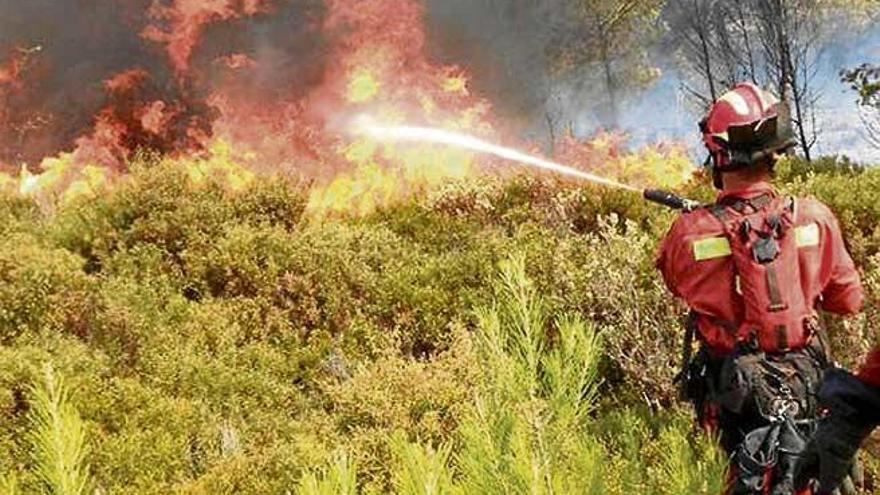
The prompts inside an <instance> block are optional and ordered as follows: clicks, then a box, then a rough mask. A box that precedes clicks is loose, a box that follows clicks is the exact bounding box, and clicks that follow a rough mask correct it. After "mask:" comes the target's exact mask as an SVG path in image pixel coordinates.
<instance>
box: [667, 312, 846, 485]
mask: <svg viewBox="0 0 880 495" xmlns="http://www.w3.org/2000/svg"><path fill="white" fill-rule="evenodd" d="M814 330H815V331H813V332H812V334H813V338H812V339H811V340H810V341H809V342H808V344H807V346H806V347H804V348H802V349H797V350H793V351H787V352H781V353H766V352H762V351H760V350H759V349H758V346H757V345H756V344H754V343H751V344H749V343H740V344H739V345H738V347H737V349H736V350H735V351H734V352H733V353H732V354H730V355H728V356H713V355H712V354H711V353H710V352H709V351H708V350H707V349H706V348H705V347H703V346H701V348H700V349H699V351H698V352H697V353H696V354H695V355H694V356H693V357H691V356H690V353H689V352H688V350H687V349H689V348H690V345H692V342H688V340H689V339H693V335H690V337H689V336H688V335H686V336H685V341H686V342H685V344H686V350H685V352H684V354H683V356H682V357H683V364H684V367H683V369H682V373H680V374H679V377H678V379H679V380H680V386H681V392H682V395H683V397H684V398H685V399H686V400H688V401H690V402H692V403H693V404H694V406H695V409H696V411H697V416H698V420H699V422H700V423H701V424H703V425H708V424H710V423H712V421H711V418H710V420H709V421H707V418H705V417H704V415H705V414H706V411H707V410H712V409H717V410H719V411H720V416H721V417H722V418H723V417H724V416H727V418H728V420H727V421H726V422H725V421H721V422H720V423H718V424H716V425H715V426H719V427H720V428H721V429H722V432H721V433H722V442H723V443H725V448H727V449H728V451H729V452H730V453H731V454H732V462H733V472H734V473H735V474H736V477H735V479H734V480H733V484H732V486H731V492H730V493H732V494H734V495H740V494H741V495H756V494H771V495H775V494H777V493H778V494H782V493H791V492H788V491H786V490H790V487H791V485H792V483H793V475H794V462H795V460H796V458H797V456H798V454H799V453H800V452H801V451H802V450H803V448H804V446H805V444H806V438H808V437H809V435H810V434H811V433H812V430H813V429H814V423H815V419H816V418H817V417H818V415H819V408H820V406H819V397H818V393H819V388H820V386H821V384H822V380H823V376H824V373H825V370H826V369H827V368H828V366H829V360H828V358H827V352H826V346H825V339H824V332H822V331H821V330H818V329H814ZM688 333H689V334H690V333H692V332H688ZM707 405H711V406H713V407H711V408H710V407H706V406H707ZM729 418H735V419H734V420H733V421H731V420H730V419H729ZM725 429H726V430H737V431H736V434H733V435H732V434H730V433H731V432H730V431H724V430H725ZM725 437H726V438H725Z"/></svg>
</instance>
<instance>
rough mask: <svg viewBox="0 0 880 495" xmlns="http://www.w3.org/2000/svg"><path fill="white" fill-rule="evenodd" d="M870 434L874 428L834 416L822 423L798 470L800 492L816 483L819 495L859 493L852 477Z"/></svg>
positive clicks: (796, 481) (798, 463)
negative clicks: (857, 455) (853, 469)
mask: <svg viewBox="0 0 880 495" xmlns="http://www.w3.org/2000/svg"><path fill="white" fill-rule="evenodd" d="M871 430H873V425H869V424H866V423H864V422H859V421H854V420H853V419H852V418H847V417H842V416H839V415H834V414H832V415H831V416H829V417H827V418H825V419H823V420H821V422H820V423H819V427H818V429H817V430H816V433H815V434H814V435H813V438H811V439H810V441H809V442H808V443H807V447H806V448H805V449H804V452H803V453H802V454H801V456H800V458H799V459H798V462H797V465H796V466H795V485H796V486H797V487H798V489H802V488H804V487H806V486H807V485H808V484H809V482H810V480H817V481H818V482H819V486H818V491H817V492H816V494H817V495H825V494H832V493H835V491H836V490H841V492H840V493H842V494H843V495H849V494H853V495H854V494H855V493H857V492H856V491H855V484H854V483H853V479H852V478H851V477H850V473H851V472H852V468H853V459H854V458H855V455H856V452H858V450H859V446H860V445H861V444H862V441H863V440H864V439H865V438H866V437H867V436H868V435H869V434H870V433H871Z"/></svg>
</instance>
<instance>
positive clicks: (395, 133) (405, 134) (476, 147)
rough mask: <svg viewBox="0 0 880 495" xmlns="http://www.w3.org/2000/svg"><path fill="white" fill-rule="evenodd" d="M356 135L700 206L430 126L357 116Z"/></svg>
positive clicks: (673, 203) (663, 202) (687, 208)
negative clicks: (429, 146)
mask: <svg viewBox="0 0 880 495" xmlns="http://www.w3.org/2000/svg"><path fill="white" fill-rule="evenodd" d="M355 126H356V129H357V131H358V132H360V133H364V134H367V135H369V136H371V137H373V138H375V139H377V140H379V141H403V142H418V143H434V144H442V145H446V146H453V147H456V148H463V149H468V150H471V151H475V152H477V153H485V154H489V155H494V156H497V157H499V158H503V159H505V160H510V161H512V162H517V163H520V164H523V165H530V166H533V167H537V168H541V169H544V170H550V171H552V172H556V173H559V174H562V175H566V176H569V177H576V178H579V179H583V180H587V181H590V182H592V183H594V184H599V185H602V186H605V187H610V188H613V189H619V190H623V191H629V192H633V193H638V194H641V195H642V197H643V198H645V199H646V200H648V201H651V202H654V203H658V204H661V205H664V206H667V207H669V208H673V209H676V210H684V211H691V210H693V209H695V208H697V207H699V203H697V202H696V201H692V200H689V199H685V198H682V197H680V196H677V195H676V194H673V193H671V192H667V191H661V190H658V189H644V190H642V189H639V188H636V187H633V186H631V185H628V184H623V183H620V182H617V181H614V180H611V179H607V178H605V177H600V176H598V175H595V174H591V173H589V172H584V171H583V170H578V169H576V168H572V167H568V166H565V165H562V164H560V163H556V162H552V161H549V160H545V159H543V158H539V157H537V156H533V155H529V154H527V153H523V152H521V151H518V150H515V149H512V148H507V147H504V146H499V145H496V144H492V143H489V142H487V141H483V140H481V139H478V138H475V137H473V136H468V135H465V134H459V133H455V132H451V131H446V130H443V129H434V128H429V127H413V126H386V125H380V124H378V123H376V122H374V121H373V120H372V119H370V118H369V117H360V118H359V119H357V121H356V122H355Z"/></svg>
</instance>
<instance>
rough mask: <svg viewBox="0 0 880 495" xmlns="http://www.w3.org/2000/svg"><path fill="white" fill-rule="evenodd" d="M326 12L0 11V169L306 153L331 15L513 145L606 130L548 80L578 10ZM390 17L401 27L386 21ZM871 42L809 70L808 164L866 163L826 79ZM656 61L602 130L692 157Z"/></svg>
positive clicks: (828, 56) (844, 49)
mask: <svg viewBox="0 0 880 495" xmlns="http://www.w3.org/2000/svg"><path fill="white" fill-rule="evenodd" d="M340 2H342V0H29V1H27V2H21V1H17V0H0V164H3V163H5V164H7V166H9V165H16V164H18V163H22V162H26V163H30V164H37V163H39V162H40V160H41V159H42V158H44V157H46V156H52V155H55V154H57V153H59V152H62V151H67V152H75V153H78V155H77V156H80V157H81V158H82V160H89V159H95V160H97V161H100V162H101V163H104V164H114V163H116V164H121V163H122V162H123V161H124V159H125V158H126V157H127V156H128V155H130V153H131V152H132V151H133V150H136V149H139V148H148V149H153V150H157V151H159V152H162V153H170V154H174V153H187V154H188V153H198V152H199V150H200V148H201V147H202V146H204V145H205V143H206V142H208V141H209V139H210V138H211V137H212V136H220V137H224V138H226V137H230V138H232V139H233V140H239V141H246V142H257V141H260V143H259V145H260V146H262V147H263V148H264V149H272V150H274V152H273V153H274V154H275V155H277V156H281V155H282V154H284V153H285V150H288V149H289V147H290V143H291V142H301V143H302V145H301V146H299V148H300V150H306V155H308V150H309V148H310V147H314V146H317V145H316V144H315V143H316V142H317V141H320V140H321V139H322V137H321V135H320V134H321V131H322V130H323V128H322V129H318V130H316V129H317V128H316V127H311V126H312V124H313V123H310V122H309V119H308V118H307V116H306V115H305V114H306V113H308V112H307V110H306V109H304V106H309V107H310V108H311V110H315V109H317V108H320V106H321V105H322V104H323V103H322V102H321V101H319V100H320V99H321V98H322V95H324V96H326V91H325V92H324V93H322V90H321V89H320V88H322V87H323V86H328V85H331V86H332V85H333V84H336V85H337V86H335V87H334V88H333V90H334V91H336V93H337V94H338V93H340V92H344V88H342V89H340V88H339V87H338V84H344V82H338V83H335V82H333V81H328V79H329V78H342V77H343V72H340V71H345V70H346V67H338V68H334V67H336V66H337V65H338V63H339V61H338V60H335V59H334V58H336V57H338V53H339V51H340V46H341V45H346V44H356V43H357V36H354V37H351V35H350V33H348V32H346V30H345V29H339V28H338V27H336V28H334V27H333V23H334V22H335V21H333V19H328V16H331V13H332V12H350V15H363V16H367V15H369V16H374V17H375V16H376V15H379V14H381V15H380V16H379V19H378V21H381V20H382V19H383V18H384V19H385V20H387V21H388V22H385V21H382V22H378V21H377V20H376V19H373V20H369V21H368V22H366V21H365V22H360V21H358V20H357V19H355V21H356V22H355V24H357V23H360V24H359V25H361V26H366V27H364V28H363V29H365V30H366V31H369V32H370V36H372V37H373V38H374V39H375V40H379V41H380V42H381V40H382V36H383V32H382V30H385V29H391V31H389V36H392V37H393V36H397V38H395V40H396V41H394V42H395V43H398V44H399V43H411V44H412V45H413V46H412V47H410V50H422V49H424V50H425V51H426V52H427V53H428V55H429V56H430V58H431V61H432V62H433V63H436V64H440V65H444V66H445V65H451V66H457V67H460V68H461V69H462V71H463V72H465V73H467V75H468V77H469V78H470V83H469V84H468V88H467V89H468V90H469V91H471V92H472V93H473V94H474V95H478V96H482V97H485V98H487V99H488V100H489V101H490V102H491V103H492V105H493V115H496V116H499V117H502V118H504V119H505V122H506V128H507V127H510V128H514V129H517V130H518V131H519V132H520V134H521V135H522V136H524V137H527V138H531V139H534V140H538V141H541V140H543V141H545V142H548V141H549V140H550V139H549V138H550V137H551V136H552V137H554V138H560V137H561V136H562V135H563V134H564V133H567V132H569V131H571V132H573V133H574V134H575V135H577V136H586V135H589V134H591V133H594V132H596V131H597V130H598V129H600V128H603V127H607V126H608V125H609V121H607V120H606V119H604V118H603V108H604V107H605V106H606V105H607V102H606V101H605V100H606V94H605V91H604V87H603V84H604V81H603V80H602V77H601V74H600V71H599V70H598V69H597V68H596V67H593V66H586V67H583V68H582V69H580V70H577V71H566V72H563V71H560V70H559V56H558V55H559V49H560V47H561V46H563V45H564V44H565V43H566V42H568V41H570V40H571V39H572V37H575V38H576V37H578V36H581V35H583V33H582V32H581V31H580V30H581V29H583V27H582V26H580V25H579V22H578V15H577V12H575V11H574V10H573V9H574V6H575V5H576V4H577V2H571V1H570V0H543V1H510V0H481V1H474V0H423V1H422V3H421V4H413V3H411V2H401V3H398V4H396V5H398V9H397V12H396V13H395V12H394V10H395V9H393V8H390V9H388V12H384V13H378V14H377V13H376V12H375V10H376V9H375V8H374V7H375V6H376V5H379V3H375V2H373V1H372V0H371V2H369V3H367V2H364V3H358V2H354V1H351V0H346V2H342V3H344V4H345V5H341V4H340ZM381 5H386V4H384V3H382V4H381ZM388 5H391V4H388ZM411 5H421V6H420V7H418V8H414V9H410V8H409V7H410V6H411ZM403 6H406V8H407V9H409V10H406V12H404V14H405V15H406V16H408V17H407V19H406V22H394V21H395V19H396V18H395V16H397V17H400V16H401V15H404V14H401V12H402V11H401V10H400V9H401V8H403ZM383 8H384V7H383ZM422 8H423V9H422ZM422 14H424V21H425V27H426V29H427V37H426V38H423V37H422V36H421V32H420V31H419V32H418V33H416V32H415V31H413V32H409V31H404V32H401V33H397V34H395V33H394V32H393V29H397V28H400V29H410V28H407V27H406V26H411V25H412V24H419V22H418V21H412V19H410V17H413V18H417V17H419V16H421V15H422ZM346 15H348V14H346ZM397 20H399V19H397ZM349 21H352V19H343V20H342V21H341V24H343V25H344V24H346V23H348V22H349ZM373 21H376V22H373ZM337 24H339V22H337ZM374 25H375V26H379V27H378V28H376V29H378V31H376V29H373V28H372V27H370V26H374ZM389 26H397V27H395V28H391V27H389ZM418 29H420V26H419V28H418ZM373 31H376V32H373ZM390 39H391V38H389V40H390ZM399 40H405V41H403V42H401V41H399ZM878 41H880V26H874V27H873V28H872V29H871V30H870V31H869V32H868V33H867V34H865V35H864V36H859V37H850V38H843V37H841V38H840V39H839V40H837V41H835V42H833V43H831V44H830V45H829V46H828V47H827V48H826V53H825V55H824V56H823V57H822V58H821V59H820V60H821V62H822V63H821V64H820V66H819V71H820V77H819V79H818V80H819V81H821V85H822V88H821V90H822V94H823V100H822V101H821V104H820V111H819V118H820V120H821V122H820V126H819V127H820V129H821V131H822V135H821V138H820V142H819V146H820V152H822V153H837V152H845V153H848V154H851V155H853V156H855V157H856V158H859V159H863V160H867V159H874V158H875V157H877V155H874V154H871V152H870V149H869V148H868V147H867V146H866V145H865V144H863V143H865V141H864V140H863V139H861V137H860V135H859V132H861V131H860V128H861V123H860V121H859V117H858V109H857V107H856V105H855V103H854V99H855V98H854V97H853V95H852V94H850V93H849V92H848V91H847V90H846V88H845V87H844V86H843V85H842V84H840V83H839V82H838V80H837V79H838V78H837V74H838V72H839V70H840V69H842V68H846V67H850V66H854V65H857V64H858V63H861V62H865V61H871V60H877V59H878V57H880V54H878V53H876V52H875V51H871V47H876V46H877V45H878ZM348 49H349V51H354V47H348ZM669 52H670V50H669V47H668V46H659V45H658V46H656V47H653V48H652V49H651V51H650V53H651V57H650V61H651V63H652V65H654V66H656V68H657V69H659V72H658V74H659V77H657V79H656V80H655V81H654V82H653V84H651V85H650V86H648V87H647V88H646V89H645V90H644V91H642V92H640V93H635V94H629V95H627V98H625V99H623V101H621V102H620V106H621V110H620V112H619V118H617V119H616V121H615V123H616V124H617V125H619V126H620V128H621V129H622V130H623V131H625V132H627V133H628V134H629V135H630V136H631V142H632V143H633V145H634V146H638V145H641V144H646V143H653V142H657V141H664V140H675V141H683V142H687V143H691V144H692V149H693V150H694V155H695V157H696V155H697V154H698V150H699V145H698V144H697V141H696V139H695V137H696V130H695V129H696V127H695V122H696V121H697V120H698V118H699V115H698V113H699V112H698V111H695V109H694V108H692V107H691V106H689V105H687V104H686V103H685V98H684V96H683V95H682V93H681V91H680V89H679V88H680V86H681V79H680V77H679V75H678V73H677V71H676V69H675V67H676V66H675V63H674V60H672V59H671V57H670V56H669V55H668V53H669ZM406 57H407V59H408V60H415V59H417V58H418V59H419V60H420V58H419V57H414V56H410V55H407V56H406ZM401 63H404V62H401ZM407 70H413V68H412V67H407ZM413 71H414V72H418V70H417V69H416V70H413ZM323 124H326V122H325V123H323ZM323 124H322V125H323ZM236 138H239V139H236ZM270 141H271V142H270ZM325 144H326V143H321V145H320V146H323V147H325V148H326V147H327V146H325ZM314 156H315V162H316V163H317V162H319V161H320V160H319V156H318V153H317V152H316V153H315V154H314ZM877 158H880V157H877ZM278 160H280V158H279V159H278ZM270 161H271V160H270Z"/></svg>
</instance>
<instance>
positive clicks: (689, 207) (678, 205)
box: [642, 189, 700, 211]
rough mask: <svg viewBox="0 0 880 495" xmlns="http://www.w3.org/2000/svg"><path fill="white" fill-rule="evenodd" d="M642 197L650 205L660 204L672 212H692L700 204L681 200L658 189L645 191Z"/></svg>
mask: <svg viewBox="0 0 880 495" xmlns="http://www.w3.org/2000/svg"><path fill="white" fill-rule="evenodd" d="M642 195H643V196H644V198H645V199H647V200H648V201H651V202H652V203H657V204H661V205H663V206H666V207H668V208H672V209H673V210H682V211H693V210H695V209H697V208H699V207H700V203H698V202H696V201H694V200H691V199H686V198H682V197H681V196H679V195H677V194H674V193H671V192H669V191H661V190H660V189H645V190H644V192H643V193H642Z"/></svg>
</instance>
